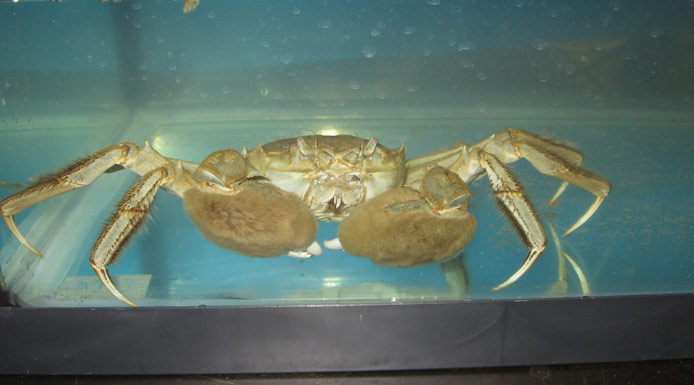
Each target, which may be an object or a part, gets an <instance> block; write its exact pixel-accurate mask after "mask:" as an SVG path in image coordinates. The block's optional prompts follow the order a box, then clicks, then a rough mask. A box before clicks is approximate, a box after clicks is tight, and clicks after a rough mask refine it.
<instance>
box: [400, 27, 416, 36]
mask: <svg viewBox="0 0 694 385" xmlns="http://www.w3.org/2000/svg"><path fill="white" fill-rule="evenodd" d="M415 32H417V28H416V27H415V26H414V25H408V26H407V27H405V28H403V29H402V33H403V34H405V35H412V34H413V33H415Z"/></svg>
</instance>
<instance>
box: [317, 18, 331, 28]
mask: <svg viewBox="0 0 694 385" xmlns="http://www.w3.org/2000/svg"><path fill="white" fill-rule="evenodd" d="M332 26H333V21H332V20H330V19H323V20H321V21H320V22H319V23H318V28H323V29H328V28H330V27H332Z"/></svg>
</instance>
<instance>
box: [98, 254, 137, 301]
mask: <svg viewBox="0 0 694 385" xmlns="http://www.w3.org/2000/svg"><path fill="white" fill-rule="evenodd" d="M92 270H94V273H96V276H97V277H98V278H99V281H100V282H101V284H102V285H104V287H106V289H107V290H108V291H109V292H110V293H111V294H113V296H114V297H116V298H118V299H119V300H120V301H121V302H123V303H125V304H127V305H130V306H132V307H139V306H137V304H136V303H135V302H133V301H131V300H129V299H128V298H127V297H126V296H124V295H123V293H121V292H120V291H119V290H118V289H117V288H116V285H114V284H113V281H112V280H111V276H110V275H109V273H108V270H106V268H105V267H100V266H96V265H94V264H92Z"/></svg>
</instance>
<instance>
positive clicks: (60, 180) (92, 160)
mask: <svg viewBox="0 0 694 385" xmlns="http://www.w3.org/2000/svg"><path fill="white" fill-rule="evenodd" d="M133 148H137V146H135V145H134V144H132V143H122V144H119V145H116V146H110V147H106V148H105V149H103V150H101V151H99V152H97V153H95V154H93V155H91V156H89V157H87V158H85V159H82V160H80V161H77V162H75V163H73V164H72V165H70V166H68V167H66V168H65V169H64V170H61V171H58V172H57V173H55V174H54V175H51V176H47V177H43V178H41V179H40V180H39V182H38V183H37V184H35V185H34V186H31V187H29V188H27V189H26V190H23V191H20V192H18V193H16V194H14V195H11V196H9V197H7V198H5V199H4V200H2V201H1V202H0V213H1V214H2V218H3V220H4V221H5V223H6V224H7V227H8V228H9V229H10V231H11V232H12V234H14V236H15V237H17V239H18V240H19V241H20V242H21V243H22V245H24V246H25V247H26V248H27V249H29V250H31V252H33V253H34V254H36V255H38V256H41V253H39V251H38V250H36V248H34V246H32V245H31V244H30V243H29V242H28V241H27V240H26V238H24V235H23V234H22V233H21V232H20V231H19V229H18V228H17V225H16V224H15V222H14V215H15V214H17V213H19V212H20V211H22V210H24V209H26V208H27V207H30V206H33V205H35V204H37V203H40V202H43V201H45V200H46V199H49V198H52V197H54V196H56V195H60V194H63V193H66V192H68V191H72V190H75V189H78V188H80V187H84V186H86V185H88V184H90V183H92V182H93V181H94V180H95V179H96V178H98V177H99V176H100V175H101V174H103V173H104V172H106V170H108V169H109V168H111V167H113V166H115V165H119V164H122V163H123V162H125V159H126V158H127V156H128V154H129V153H130V152H131V150H132V149H133Z"/></svg>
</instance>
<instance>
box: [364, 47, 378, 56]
mask: <svg viewBox="0 0 694 385" xmlns="http://www.w3.org/2000/svg"><path fill="white" fill-rule="evenodd" d="M361 53H362V54H364V57H367V58H372V57H374V56H376V48H374V47H372V46H370V45H365V46H363V47H362V48H361Z"/></svg>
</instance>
